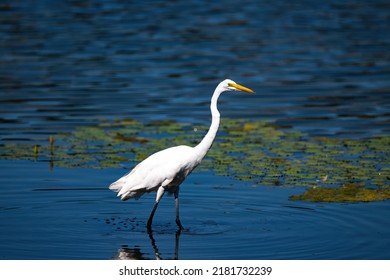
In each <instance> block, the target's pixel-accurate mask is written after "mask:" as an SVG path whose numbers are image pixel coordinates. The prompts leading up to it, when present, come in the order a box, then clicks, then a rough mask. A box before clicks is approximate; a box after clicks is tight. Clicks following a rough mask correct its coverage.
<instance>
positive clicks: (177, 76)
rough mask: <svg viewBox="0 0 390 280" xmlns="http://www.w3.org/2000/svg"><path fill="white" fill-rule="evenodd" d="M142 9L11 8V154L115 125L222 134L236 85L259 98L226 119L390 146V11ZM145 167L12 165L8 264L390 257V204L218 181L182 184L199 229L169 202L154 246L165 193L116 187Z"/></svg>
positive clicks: (4, 57) (5, 180)
mask: <svg viewBox="0 0 390 280" xmlns="http://www.w3.org/2000/svg"><path fill="white" fill-rule="evenodd" d="M129 2H132V1H119V0H117V1H104V0H101V1H84V2H80V1H61V2H58V1H38V3H37V2H36V1H5V2H4V1H3V2H2V3H1V4H0V106H1V109H0V131H1V132H0V149H2V148H3V147H4V145H6V144H9V143H16V144H26V143H27V144H31V145H32V146H33V145H36V144H37V145H40V144H42V143H45V142H46V141H47V139H48V137H49V135H56V134H62V133H67V132H72V131H74V130H75V129H76V128H77V127H80V126H95V125H98V124H99V120H101V119H107V120H114V119H123V118H132V119H135V120H137V121H139V122H142V123H145V124H147V123H149V122H151V121H156V120H176V121H177V122H179V123H191V124H195V125H209V121H210V113H209V108H208V106H209V100H210V97H211V94H212V92H213V90H214V88H215V86H216V85H217V84H218V83H219V82H220V81H221V80H223V79H224V78H231V79H233V80H235V81H236V82H238V83H240V84H243V85H245V86H248V87H250V88H252V89H254V90H255V91H256V95H246V94H242V93H234V94H230V93H226V94H224V95H223V96H222V97H221V98H220V102H219V109H220V112H221V115H222V118H229V119H235V118H245V119H248V120H253V121H255V120H269V121H274V122H275V123H276V124H277V125H278V126H280V127H281V128H283V129H285V130H295V131H300V132H303V133H305V134H307V135H309V136H312V137H329V138H334V139H341V138H342V139H349V138H352V139H365V138H370V137H373V136H375V135H388V134H389V132H390V125H389V124H390V52H389V49H390V36H389V35H390V24H389V22H390V4H389V3H388V1H343V2H342V3H341V2H340V1H305V3H301V4H295V3H290V2H288V1H272V2H270V1H244V2H237V3H236V2H231V1H217V2H216V3H210V2H206V1H182V2H181V1H175V2H172V3H170V2H166V1H152V2H148V1H144V2H139V3H138V2H137V3H135V2H134V3H129ZM217 141H218V139H217ZM183 144H186V143H183ZM0 154H1V155H2V154H3V153H2V152H1V150H0ZM380 164H381V165H383V166H387V167H388V166H389V165H390V162H389V161H387V162H381V163H380ZM133 165H134V162H132V161H129V162H128V163H126V164H125V165H124V168H89V167H83V166H80V167H78V168H65V167H58V166H54V168H52V170H51V168H49V163H48V162H47V161H46V160H44V159H40V158H38V159H37V160H35V161H31V160H9V159H1V160H0V170H1V177H0V228H1V231H0V240H1V241H0V258H1V259H113V258H114V259H116V258H130V259H144V258H145V259H154V258H156V255H158V256H159V257H161V258H164V259H170V258H179V259H388V258H389V257H390V250H389V249H390V220H389V219H388V216H389V213H390V202H389V201H378V202H370V203H313V202H301V201H290V200H288V197H289V196H291V195H293V194H297V193H301V192H303V191H304V186H303V187H302V188H282V187H277V186H274V187H270V186H268V185H262V184H261V183H253V182H250V181H240V180H236V179H234V174H232V176H221V175H218V174H216V172H214V170H212V169H211V170H202V171H199V172H194V173H193V174H192V175H191V176H190V177H189V178H187V180H186V181H185V182H184V183H183V185H182V188H181V193H180V198H181V202H180V203H181V220H182V223H183V226H184V227H185V230H184V231H183V232H182V233H181V234H180V235H177V234H176V225H175V222H174V199H173V197H169V196H166V197H164V198H163V200H162V201H161V203H160V206H159V208H158V210H157V212H156V216H155V220H154V234H153V236H149V235H148V234H147V233H146V230H145V223H146V221H147V218H148V215H149V213H150V210H151V207H152V205H153V201H154V194H150V195H146V196H144V197H142V199H140V200H136V201H135V200H134V201H133V200H131V201H127V202H121V201H120V200H119V199H118V198H116V197H115V194H114V193H112V192H111V191H109V190H108V189H107V187H108V185H109V184H110V183H111V182H113V181H114V180H116V179H117V178H119V177H120V176H122V175H123V174H124V173H125V172H126V171H127V169H129V168H131V167H132V166H133ZM387 170H388V169H387ZM387 178H390V174H388V177H387ZM386 185H387V186H389V179H388V180H387V182H386Z"/></svg>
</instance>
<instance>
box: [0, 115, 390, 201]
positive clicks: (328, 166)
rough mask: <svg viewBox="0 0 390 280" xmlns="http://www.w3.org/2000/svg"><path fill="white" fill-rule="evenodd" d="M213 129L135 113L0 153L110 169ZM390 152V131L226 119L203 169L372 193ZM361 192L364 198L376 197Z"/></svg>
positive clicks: (2, 147) (386, 175) (389, 171)
mask: <svg viewBox="0 0 390 280" xmlns="http://www.w3.org/2000/svg"><path fill="white" fill-rule="evenodd" d="M207 130H208V127H207V126H203V125H201V126H194V125H191V124H183V123H177V122H175V121H158V122H151V123H148V124H143V123H141V122H138V121H136V120H133V119H123V120H111V121H108V120H99V123H98V124H97V125H96V126H92V127H78V128H76V129H75V130H74V131H73V132H70V133H64V134H62V133H59V134H56V135H54V136H53V137H52V138H49V136H48V137H47V139H40V140H39V141H37V142H34V143H24V144H16V143H2V144H0V159H7V160H16V159H26V160H34V161H47V162H49V163H50V167H51V168H52V167H55V166H64V167H69V168H72V167H93V168H107V167H117V166H119V165H120V164H123V163H125V162H129V161H131V162H132V163H133V164H134V165H135V164H136V163H137V162H139V161H141V160H143V159H145V158H146V157H147V156H149V155H150V154H152V153H154V152H156V151H159V150H161V149H164V148H167V147H171V146H175V145H182V144H184V145H190V146H195V145H196V144H197V143H199V141H200V140H201V139H202V138H203V136H204V135H205V134H206V132H207ZM50 139H51V140H50ZM389 158H390V136H387V135H379V136H373V137H371V138H369V139H337V138H327V137H315V138H313V137H309V136H308V135H305V134H303V133H301V132H299V131H293V130H291V129H282V128H280V127H278V126H276V125H275V124H274V123H272V122H265V121H249V120H245V119H226V118H224V119H223V120H222V122H221V127H220V131H219V133H218V137H217V139H216V141H215V143H214V145H213V148H212V149H211V150H210V152H209V154H208V155H207V157H206V158H205V159H204V161H203V162H202V164H201V165H200V166H199V167H198V169H197V171H198V172H199V171H202V170H203V171H204V170H212V171H213V172H215V173H216V174H218V175H221V176H230V177H233V178H235V179H237V180H243V181H252V182H254V183H255V184H259V185H270V186H278V187H308V188H309V189H308V192H309V191H311V192H312V191H313V190H312V188H313V187H314V189H315V187H318V186H319V185H320V186H321V188H318V189H325V190H327V188H331V190H332V191H334V189H336V191H337V190H338V191H339V192H340V193H344V192H342V190H344V189H345V187H344V189H343V186H346V185H347V184H349V183H353V184H358V185H359V186H360V185H362V186H364V187H361V188H360V189H359V191H360V192H362V191H365V190H368V191H370V192H371V193H372V192H373V190H383V189H384V188H386V187H388V186H389V181H390V160H389ZM322 178H326V180H323V179H322ZM316 191H317V192H318V190H316ZM298 197H301V199H303V200H305V198H304V197H303V196H298ZM338 197H340V196H339V195H338ZM356 197H357V198H358V199H361V201H366V199H367V197H368V198H370V197H371V198H372V199H373V200H376V199H377V197H378V196H369V195H365V196H356ZM381 199H382V198H381ZM329 201H330V200H329Z"/></svg>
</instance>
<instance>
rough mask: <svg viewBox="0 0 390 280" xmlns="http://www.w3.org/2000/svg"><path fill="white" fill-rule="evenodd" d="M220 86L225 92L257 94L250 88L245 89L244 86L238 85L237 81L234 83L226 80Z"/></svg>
mask: <svg viewBox="0 0 390 280" xmlns="http://www.w3.org/2000/svg"><path fill="white" fill-rule="evenodd" d="M220 86H221V87H222V88H223V89H224V90H225V91H245V92H249V93H255V92H254V91H253V90H251V89H250V88H247V87H244V86H242V85H239V84H237V83H236V82H235V81H232V80H230V79H226V80H224V81H222V82H221V83H220Z"/></svg>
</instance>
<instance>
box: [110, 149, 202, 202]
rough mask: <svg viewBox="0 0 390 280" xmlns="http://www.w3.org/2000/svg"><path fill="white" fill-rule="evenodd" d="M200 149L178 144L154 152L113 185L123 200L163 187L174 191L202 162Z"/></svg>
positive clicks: (113, 188) (111, 187) (112, 188)
mask: <svg viewBox="0 0 390 280" xmlns="http://www.w3.org/2000/svg"><path fill="white" fill-rule="evenodd" d="M197 153H198V151H197V149H196V148H193V147H189V146H176V147H172V148H168V149H165V150H162V151H159V152H157V153H155V154H152V155H151V156H149V157H148V158H146V159H145V160H143V161H142V162H140V163H139V164H138V165H136V166H135V167H134V168H133V170H131V172H129V173H128V174H126V175H125V176H123V177H121V178H120V179H118V180H117V181H115V182H114V183H112V184H111V185H110V187H109V188H110V190H113V191H116V192H118V196H121V200H127V199H129V198H138V197H140V196H142V195H143V194H144V193H146V192H153V191H157V189H158V188H159V187H160V186H162V187H164V189H165V190H166V191H168V192H170V193H173V192H175V191H176V189H177V188H178V187H179V186H180V184H181V183H182V182H183V181H184V179H185V178H186V177H187V176H188V175H189V174H190V173H191V172H192V170H194V168H195V167H196V166H197V165H198V164H199V163H200V161H201V160H202V158H203V157H202V158H199V156H196V154H197Z"/></svg>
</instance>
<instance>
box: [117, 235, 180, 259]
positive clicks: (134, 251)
mask: <svg viewBox="0 0 390 280" xmlns="http://www.w3.org/2000/svg"><path fill="white" fill-rule="evenodd" d="M147 234H148V235H149V239H150V242H151V245H152V247H153V250H154V255H155V257H156V260H162V259H163V258H162V257H161V253H160V251H159V249H158V246H157V243H156V240H155V239H154V236H153V231H149V232H148V233H147ZM180 234H181V230H178V231H176V234H175V251H174V258H173V259H174V260H178V259H179V239H180ZM114 259H116V260H147V259H149V258H147V257H146V256H145V254H144V253H142V252H141V249H140V248H138V247H136V248H128V247H122V248H120V249H119V250H118V252H117V253H116V255H115V257H114Z"/></svg>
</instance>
